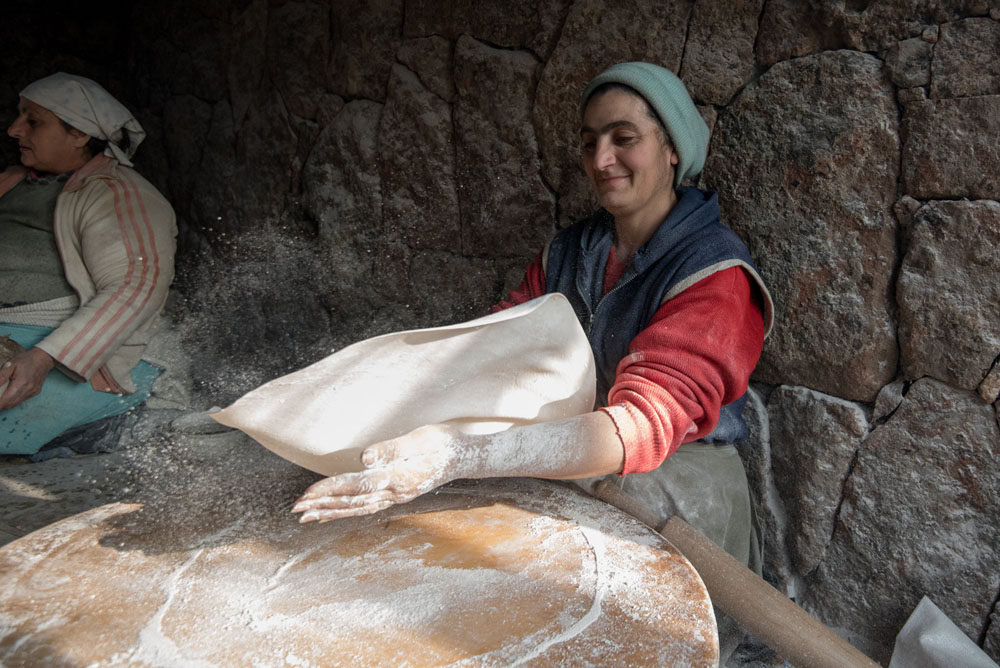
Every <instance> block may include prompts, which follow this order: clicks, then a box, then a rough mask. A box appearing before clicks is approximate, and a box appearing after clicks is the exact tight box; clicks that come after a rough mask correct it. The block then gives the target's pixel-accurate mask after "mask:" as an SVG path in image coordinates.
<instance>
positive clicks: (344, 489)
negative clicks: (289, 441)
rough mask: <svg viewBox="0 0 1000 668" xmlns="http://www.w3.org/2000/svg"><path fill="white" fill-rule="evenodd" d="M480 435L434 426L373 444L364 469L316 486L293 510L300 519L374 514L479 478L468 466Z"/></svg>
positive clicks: (329, 479) (320, 482)
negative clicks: (457, 482)
mask: <svg viewBox="0 0 1000 668" xmlns="http://www.w3.org/2000/svg"><path fill="white" fill-rule="evenodd" d="M475 440H476V437H473V436H467V435H465V434H462V433H460V432H459V431H458V430H456V429H455V428H454V427H451V426H449V425H444V424H433V425H427V426H425V427H420V428H419V429H414V430H413V431H411V432H410V433H408V434H404V435H403V436H400V437H399V438H394V439H391V440H388V441H382V442H381V443H376V444H374V445H372V446H369V447H368V448H366V449H365V451H364V452H363V453H362V455H361V460H362V462H363V463H364V465H365V469H364V470H363V471H360V472H357V473H343V474H341V475H336V476H333V477H331V478H325V479H323V480H320V481H319V482H317V483H315V484H313V485H312V486H311V487H309V489H307V490H306V491H305V493H304V494H303V495H302V496H301V497H299V499H298V501H297V502H296V503H295V506H294V507H293V508H292V512H293V513H302V516H301V518H300V519H299V521H300V522H312V521H316V520H319V521H321V522H322V521H327V520H332V519H337V518H340V517H351V516H355V515H368V514H370V513H375V512H378V511H380V510H383V509H385V508H388V507H389V506H393V505H396V504H399V503H406V502H407V501H412V500H413V499H415V498H416V497H418V496H420V495H421V494H424V493H426V492H429V491H431V490H432V489H435V488H437V487H440V486H441V485H443V484H445V483H447V482H450V481H452V480H454V479H456V478H460V477H474V476H475V473H476V471H475V470H474V469H475V467H474V466H473V467H471V468H470V466H468V464H469V463H470V461H471V460H472V459H474V457H475V453H476V451H477V450H478V448H477V447H476V446H477V443H475Z"/></svg>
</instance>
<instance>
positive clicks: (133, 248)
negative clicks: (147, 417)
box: [0, 72, 177, 454]
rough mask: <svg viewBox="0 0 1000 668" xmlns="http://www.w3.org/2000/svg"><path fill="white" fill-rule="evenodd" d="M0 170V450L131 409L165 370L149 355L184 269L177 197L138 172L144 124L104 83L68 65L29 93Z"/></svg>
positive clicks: (13, 450)
mask: <svg viewBox="0 0 1000 668" xmlns="http://www.w3.org/2000/svg"><path fill="white" fill-rule="evenodd" d="M17 111H18V115H17V118H16V119H15V120H14V122H13V123H12V124H11V125H10V127H9V128H8V130H7V134H8V135H9V136H10V137H12V138H13V139H15V140H16V141H17V144H18V150H19V151H20V155H21V165H22V166H20V167H12V168H9V169H7V170H6V171H5V172H3V173H2V174H0V336H8V337H10V339H11V340H13V341H16V342H17V343H18V344H20V346H21V347H22V348H23V350H20V351H19V352H17V353H16V354H14V355H13V356H12V357H11V359H9V360H7V361H6V362H4V363H3V364H2V366H0V453H4V454H32V453H35V452H37V451H38V450H39V449H40V448H41V447H42V446H43V445H44V444H45V443H47V442H48V441H50V440H51V439H52V438H54V437H55V436H57V435H58V434H60V433H62V432H64V431H66V430H67V429H71V428H73V427H78V426H81V425H84V424H88V423H90V422H93V421H96V420H99V419H102V418H105V417H110V416H113V415H117V414H120V413H123V412H125V411H127V410H129V409H130V408H132V407H134V406H136V405H138V404H140V403H141V402H142V401H144V400H145V398H146V397H147V396H148V395H149V392H150V389H151V387H152V383H153V380H155V378H156V376H157V375H158V374H159V370H158V369H156V368H155V367H154V366H152V365H150V364H149V363H148V362H145V361H143V360H142V359H141V358H142V354H143V351H144V350H145V347H146V345H147V344H148V342H149V341H150V338H151V337H152V335H153V333H154V332H155V331H156V329H157V326H158V321H159V314H160V312H161V311H162V309H163V305H164V302H165V301H166V297H167V290H168V287H169V285H170V282H171V281H172V280H173V274H174V250H175V237H176V233H177V229H176V225H175V221H174V212H173V209H172V208H171V207H170V204H169V203H168V202H167V201H166V199H164V197H163V196H162V195H161V194H160V193H159V192H158V191H157V190H156V188H154V187H153V186H152V185H151V184H150V183H149V182H148V181H146V180H145V179H144V178H142V177H141V176H140V175H139V174H138V173H137V172H136V171H135V170H133V169H132V162H131V160H130V158H131V157H132V155H133V154H134V152H135V150H136V148H137V147H138V145H139V143H140V142H142V140H143V138H144V137H145V132H144V131H143V129H142V127H141V126H140V125H139V122H138V121H137V120H136V119H135V118H134V117H133V116H132V114H131V113H130V112H129V110H128V109H126V108H125V107H124V106H123V105H122V104H121V103H120V102H119V101H118V100H116V99H115V98H114V97H112V96H111V95H110V94H109V93H108V92H107V91H106V90H104V88H102V87H101V86H100V85H98V84H97V83H96V82H94V81H92V80H90V79H87V78H84V77H80V76H74V75H69V74H64V73H61V72H60V73H57V74H53V75H51V76H48V77H46V78H44V79H40V80H38V81H35V82H34V83H32V84H30V85H28V86H27V87H26V88H25V89H24V90H22V91H21V94H20V99H19V102H18V107H17Z"/></svg>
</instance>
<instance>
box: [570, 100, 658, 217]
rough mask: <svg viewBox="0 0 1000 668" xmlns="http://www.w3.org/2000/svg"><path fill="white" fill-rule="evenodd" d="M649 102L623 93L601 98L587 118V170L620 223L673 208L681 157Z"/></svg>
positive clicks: (589, 105)
mask: <svg viewBox="0 0 1000 668" xmlns="http://www.w3.org/2000/svg"><path fill="white" fill-rule="evenodd" d="M647 109H648V106H647V104H646V101H645V100H643V99H642V98H641V97H639V96H638V95H634V94H632V93H629V92H628V91H624V90H620V89H611V90H608V91H605V92H604V93H599V94H598V95H596V96H594V97H593V98H591V99H590V101H589V102H588V103H587V107H586V109H584V112H583V126H582V127H581V129H580V145H581V156H582V159H583V169H584V171H585V172H586V173H587V179H588V180H589V181H590V187H591V189H592V190H593V191H594V194H595V195H596V196H597V199H598V201H599V202H600V204H601V206H603V207H604V208H605V209H607V210H608V212H609V213H611V215H613V216H615V217H616V218H619V217H622V216H628V215H632V214H636V213H640V212H642V211H643V210H644V209H645V208H646V207H648V206H660V205H661V204H662V203H663V202H669V201H670V200H671V197H672V194H673V182H674V167H673V166H674V165H676V164H677V153H676V152H675V151H674V150H673V147H672V146H670V145H669V144H667V143H666V142H665V141H664V139H663V135H662V131H661V130H660V126H659V124H658V123H657V122H656V121H655V120H653V119H652V118H650V117H649V113H648V111H647Z"/></svg>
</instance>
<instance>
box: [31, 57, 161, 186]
mask: <svg viewBox="0 0 1000 668" xmlns="http://www.w3.org/2000/svg"><path fill="white" fill-rule="evenodd" d="M21 97H23V98H26V99H28V100H31V101H32V102H34V103H35V104H40V105H42V106H43V107H45V108H46V109H48V110H49V111H51V112H52V113H53V114H55V115H56V116H58V117H59V118H61V119H62V120H64V121H66V122H67V123H69V124H70V125H72V126H73V127H74V128H76V129H77V130H80V131H82V132H86V133H87V134H88V135H90V136H91V137H96V138H98V139H106V140H107V141H108V147H107V149H105V151H104V154H105V155H107V156H111V157H113V158H115V159H116V160H118V162H120V163H121V164H123V165H127V166H129V167H131V166H132V162H131V161H130V160H129V158H131V157H132V155H133V154H134V153H135V149H136V148H137V147H138V146H139V143H140V142H141V141H142V140H143V139H144V138H145V136H146V131H145V130H143V129H142V126H141V125H139V121H137V120H136V119H135V117H134V116H133V115H132V112H130V111H129V110H128V109H126V108H125V106H124V105H123V104H122V103H121V102H119V101H118V100H116V99H115V98H114V97H113V96H112V95H111V93H109V92H108V91H106V90H104V88H102V87H101V85H100V84H98V83H97V82H96V81H93V80H91V79H88V78H86V77H80V76H76V75H73V74H66V73H65V72H56V73H55V74H53V75H51V76H47V77H45V78H44V79H39V80H38V81H36V82H34V83H31V84H28V86H26V87H25V89H24V90H22V91H21ZM124 132H128V139H129V146H128V149H126V150H123V149H122V148H121V147H120V146H119V145H118V144H119V142H121V140H122V133H124Z"/></svg>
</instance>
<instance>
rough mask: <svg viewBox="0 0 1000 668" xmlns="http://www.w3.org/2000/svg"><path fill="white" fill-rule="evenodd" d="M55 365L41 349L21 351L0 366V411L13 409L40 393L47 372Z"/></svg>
mask: <svg viewBox="0 0 1000 668" xmlns="http://www.w3.org/2000/svg"><path fill="white" fill-rule="evenodd" d="M55 365H56V361H55V360H54V359H52V356H50V355H49V354H48V353H47V352H45V351H44V350H42V349H41V348H30V349H28V350H22V351H21V352H19V353H17V354H16V355H14V357H12V358H11V359H10V360H9V361H7V362H5V363H4V364H3V366H0V390H2V391H3V394H0V411H5V410H7V409H8V408H13V407H14V406H17V405H18V404H20V403H21V402H23V401H25V400H27V399H30V398H31V397H33V396H35V395H37V394H38V393H39V392H41V391H42V384H43V383H44V382H45V377H46V376H48V375H49V371H51V370H52V368H53V367H54V366H55Z"/></svg>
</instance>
